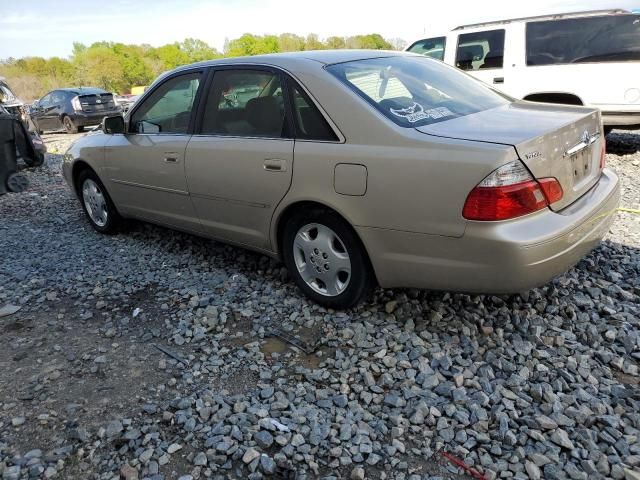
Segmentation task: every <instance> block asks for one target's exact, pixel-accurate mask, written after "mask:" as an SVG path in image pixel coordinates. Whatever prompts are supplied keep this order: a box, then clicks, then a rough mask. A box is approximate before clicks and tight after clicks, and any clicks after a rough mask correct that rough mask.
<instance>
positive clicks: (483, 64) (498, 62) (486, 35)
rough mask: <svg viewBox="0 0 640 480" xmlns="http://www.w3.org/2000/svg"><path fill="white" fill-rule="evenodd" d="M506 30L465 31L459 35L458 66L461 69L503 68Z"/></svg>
mask: <svg viewBox="0 0 640 480" xmlns="http://www.w3.org/2000/svg"><path fill="white" fill-rule="evenodd" d="M503 57H504V30H487V31H486V32H474V33H463V34H461V35H460V36H459V37H458V49H457V50H456V67H458V68H459V69H461V70H484V69H488V68H502V64H503Z"/></svg>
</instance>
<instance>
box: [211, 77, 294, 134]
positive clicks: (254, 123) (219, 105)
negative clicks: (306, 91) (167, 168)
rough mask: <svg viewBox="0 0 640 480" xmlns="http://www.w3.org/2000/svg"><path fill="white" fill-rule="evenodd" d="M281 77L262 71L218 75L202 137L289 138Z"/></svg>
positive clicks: (215, 78)
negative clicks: (208, 135)
mask: <svg viewBox="0 0 640 480" xmlns="http://www.w3.org/2000/svg"><path fill="white" fill-rule="evenodd" d="M284 120H285V107H284V99H283V95H282V85H281V81H280V75H278V74H276V73H272V72H268V71H260V70H240V69H238V70H220V71H218V72H216V73H215V75H214V77H213V82H212V83H211V89H210V91H209V95H208V97H207V102H206V105H205V111H204V116H203V119H202V132H201V133H202V134H205V135H206V134H212V135H231V136H243V137H269V138H279V137H282V136H286V122H285V121H284Z"/></svg>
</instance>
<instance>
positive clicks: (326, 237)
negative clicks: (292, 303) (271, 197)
mask: <svg viewBox="0 0 640 480" xmlns="http://www.w3.org/2000/svg"><path fill="white" fill-rule="evenodd" d="M282 248H283V258H284V262H285V265H286V266H287V269H288V270H289V272H290V273H291V275H292V276H293V279H294V281H295V283H296V284H297V285H298V287H299V288H300V289H301V290H302V291H303V292H304V293H305V294H306V295H307V296H308V297H310V298H311V299H312V300H313V301H315V302H316V303H319V304H321V305H324V306H326V307H329V308H335V309H344V308H349V307H352V306H354V305H356V304H357V303H358V302H360V301H361V300H362V298H363V297H364V296H365V294H366V293H367V292H368V290H369V288H370V286H371V281H372V274H371V268H370V266H369V259H368V258H367V256H366V253H365V251H364V248H363V247H362V244H361V243H360V240H359V239H358V237H357V235H356V233H355V232H354V231H353V229H352V228H351V226H350V225H349V224H348V223H346V222H345V221H344V220H342V218H340V217H339V216H338V215H336V214H334V213H332V212H328V211H323V210H316V211H311V212H304V213H303V212H300V213H297V214H294V215H293V216H292V217H291V218H290V219H289V221H288V222H287V223H286V225H285V227H284V232H283V242H282Z"/></svg>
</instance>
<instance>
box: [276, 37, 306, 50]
mask: <svg viewBox="0 0 640 480" xmlns="http://www.w3.org/2000/svg"><path fill="white" fill-rule="evenodd" d="M278 44H279V45H280V51H281V52H299V51H301V50H304V49H305V41H304V37H301V36H300V35H295V34H293V33H283V34H281V35H280V36H279V37H278Z"/></svg>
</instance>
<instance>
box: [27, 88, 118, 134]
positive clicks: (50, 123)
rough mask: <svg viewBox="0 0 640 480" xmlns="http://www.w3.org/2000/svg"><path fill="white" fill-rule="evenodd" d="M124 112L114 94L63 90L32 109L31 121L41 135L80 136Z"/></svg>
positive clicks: (57, 91)
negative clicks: (50, 132)
mask: <svg viewBox="0 0 640 480" xmlns="http://www.w3.org/2000/svg"><path fill="white" fill-rule="evenodd" d="M121 111H122V109H121V108H120V106H118V104H117V102H116V101H115V98H114V96H113V94H112V93H109V92H107V91H105V90H102V89H100V88H91V87H79V88H61V89H59V90H53V91H52V92H49V93H47V94H46V95H45V96H44V97H42V98H41V99H40V100H38V101H36V102H35V103H34V104H33V105H32V106H31V119H32V120H33V122H34V123H35V125H36V129H37V130H38V131H39V132H43V131H45V130H62V129H64V130H66V131H67V133H77V132H81V131H82V130H83V129H84V127H87V126H90V125H99V124H100V122H102V119H103V118H104V117H107V116H109V115H114V114H115V115H117V114H119V113H120V112H121Z"/></svg>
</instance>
